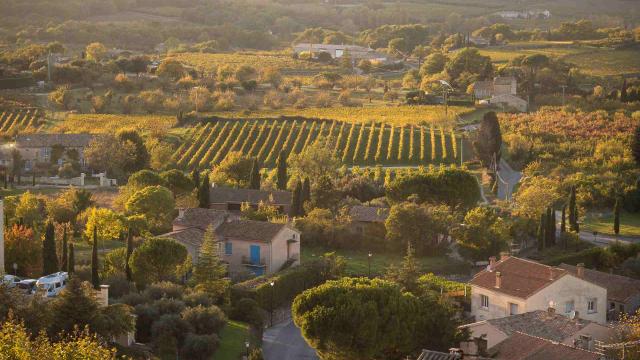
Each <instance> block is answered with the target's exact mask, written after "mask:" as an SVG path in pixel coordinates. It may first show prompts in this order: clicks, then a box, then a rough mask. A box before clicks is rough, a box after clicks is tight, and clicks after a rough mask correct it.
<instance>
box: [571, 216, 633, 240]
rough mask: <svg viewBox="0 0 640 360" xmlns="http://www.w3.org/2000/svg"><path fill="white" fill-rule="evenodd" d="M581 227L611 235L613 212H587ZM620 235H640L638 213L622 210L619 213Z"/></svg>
mask: <svg viewBox="0 0 640 360" xmlns="http://www.w3.org/2000/svg"><path fill="white" fill-rule="evenodd" d="M582 229H583V230H586V231H597V232H598V233H600V234H609V235H613V214H603V215H597V214H588V215H587V216H586V217H585V219H584V225H583V226H582ZM620 235H621V236H640V214H637V213H636V214H632V213H628V212H624V211H623V212H621V213H620Z"/></svg>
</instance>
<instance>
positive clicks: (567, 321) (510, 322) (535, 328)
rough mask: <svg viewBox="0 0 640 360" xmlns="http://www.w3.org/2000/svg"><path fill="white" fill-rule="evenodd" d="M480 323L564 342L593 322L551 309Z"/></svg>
mask: <svg viewBox="0 0 640 360" xmlns="http://www.w3.org/2000/svg"><path fill="white" fill-rule="evenodd" d="M479 323H487V324H490V325H493V326H494V327H495V328H497V329H498V330H500V331H501V332H503V333H504V334H505V335H507V336H511V335H513V334H514V333H518V332H520V333H523V334H527V335H531V336H535V337H539V338H543V339H547V340H551V341H559V342H562V341H565V340H566V339H567V338H569V337H571V336H573V335H575V334H577V333H579V332H580V331H582V329H584V328H585V327H587V326H588V325H589V324H592V323H593V322H591V321H589V320H584V319H580V318H576V319H571V318H569V317H567V316H563V315H560V314H557V313H552V312H549V311H544V310H536V311H530V312H526V313H523V314H517V315H512V316H507V317H502V318H498V319H491V320H485V321H481V322H477V323H474V324H479ZM474 324H469V325H464V326H461V328H465V327H471V326H472V325H474Z"/></svg>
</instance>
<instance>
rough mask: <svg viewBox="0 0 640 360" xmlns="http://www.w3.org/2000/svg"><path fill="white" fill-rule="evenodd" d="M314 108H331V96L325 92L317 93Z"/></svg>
mask: <svg viewBox="0 0 640 360" xmlns="http://www.w3.org/2000/svg"><path fill="white" fill-rule="evenodd" d="M316 106H317V107H320V108H328V107H331V95H329V94H328V93H326V92H321V93H318V95H317V96H316Z"/></svg>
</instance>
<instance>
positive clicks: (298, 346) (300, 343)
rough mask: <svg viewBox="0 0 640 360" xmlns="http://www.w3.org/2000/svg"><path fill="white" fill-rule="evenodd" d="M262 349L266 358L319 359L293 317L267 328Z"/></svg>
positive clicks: (277, 359)
mask: <svg viewBox="0 0 640 360" xmlns="http://www.w3.org/2000/svg"><path fill="white" fill-rule="evenodd" d="M262 350H263V352H264V358H265V360H304V359H308V360H317V359H319V358H318V356H317V355H316V352H315V350H313V349H312V348H311V347H309V345H307V343H306V341H304V339H303V338H302V334H300V329H298V327H296V325H295V324H294V323H293V320H291V319H288V320H287V321H284V322H282V323H280V324H277V325H275V326H273V327H271V328H269V329H267V330H265V332H264V335H263V337H262Z"/></svg>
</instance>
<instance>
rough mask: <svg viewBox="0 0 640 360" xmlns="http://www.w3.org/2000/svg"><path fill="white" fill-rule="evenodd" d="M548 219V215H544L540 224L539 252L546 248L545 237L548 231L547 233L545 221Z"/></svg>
mask: <svg viewBox="0 0 640 360" xmlns="http://www.w3.org/2000/svg"><path fill="white" fill-rule="evenodd" d="M546 218H547V216H546V214H545V213H543V214H542V215H541V216H540V224H538V250H539V251H542V250H544V248H545V245H546V244H545V237H546V231H545V227H546V226H545V219H546Z"/></svg>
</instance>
